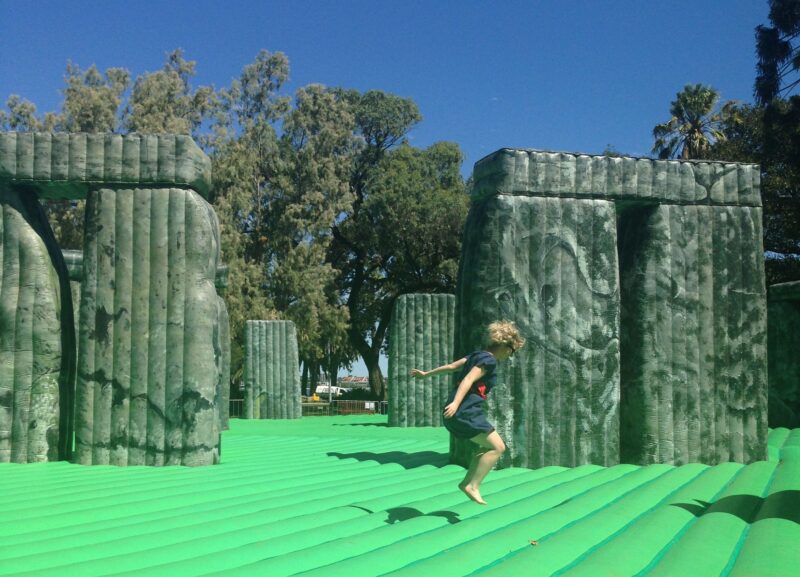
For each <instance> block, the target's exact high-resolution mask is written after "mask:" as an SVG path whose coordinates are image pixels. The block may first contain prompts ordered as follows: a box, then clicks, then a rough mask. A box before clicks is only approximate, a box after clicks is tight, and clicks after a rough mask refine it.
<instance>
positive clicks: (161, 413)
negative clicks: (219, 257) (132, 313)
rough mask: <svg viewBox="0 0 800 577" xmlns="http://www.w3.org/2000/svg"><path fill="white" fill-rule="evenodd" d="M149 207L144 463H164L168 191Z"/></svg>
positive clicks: (161, 191)
mask: <svg viewBox="0 0 800 577" xmlns="http://www.w3.org/2000/svg"><path fill="white" fill-rule="evenodd" d="M151 194H152V200H151V204H150V208H151V212H150V222H151V228H150V295H149V297H150V298H149V303H148V307H149V313H150V314H149V325H150V339H149V348H148V374H147V403H148V410H147V455H146V464H147V465H156V466H161V465H164V464H165V462H166V454H165V446H166V437H167V423H166V419H167V418H168V417H167V397H166V394H167V388H166V377H167V347H168V341H167V322H168V320H167V310H168V306H169V297H168V295H169V276H168V271H169V204H170V198H169V197H170V194H169V190H164V189H154V190H153V191H152V193H151Z"/></svg>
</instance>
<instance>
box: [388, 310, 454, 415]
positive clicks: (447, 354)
mask: <svg viewBox="0 0 800 577" xmlns="http://www.w3.org/2000/svg"><path fill="white" fill-rule="evenodd" d="M455 305H456V299H455V296H454V295H441V294H408V295H402V296H401V297H400V298H398V299H397V301H396V302H395V305H394V310H393V312H392V323H391V326H390V327H389V383H390V384H389V426H392V427H439V426H441V425H442V407H444V404H445V401H446V400H447V395H448V394H449V393H450V389H451V388H452V387H453V375H447V374H445V375H437V376H433V377H429V378H426V379H412V378H411V369H413V368H419V369H422V370H430V369H434V368H436V367H439V366H441V365H444V364H447V363H449V362H451V361H453V360H454V357H453V338H454V335H453V333H454V330H455Z"/></svg>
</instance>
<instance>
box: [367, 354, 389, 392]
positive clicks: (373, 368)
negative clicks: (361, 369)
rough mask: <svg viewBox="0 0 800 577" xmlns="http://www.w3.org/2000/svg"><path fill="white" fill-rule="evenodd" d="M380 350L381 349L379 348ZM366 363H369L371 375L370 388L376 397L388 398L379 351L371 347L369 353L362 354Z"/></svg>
mask: <svg viewBox="0 0 800 577" xmlns="http://www.w3.org/2000/svg"><path fill="white" fill-rule="evenodd" d="M378 350H380V349H378ZM362 358H363V359H364V364H365V365H367V374H368V375H369V388H370V390H372V393H373V394H374V395H375V397H376V398H377V399H379V400H381V401H385V400H386V384H385V383H384V381H383V375H382V374H381V367H380V365H379V364H378V358H379V353H377V352H374V351H372V350H371V349H370V351H369V353H368V354H366V355H362Z"/></svg>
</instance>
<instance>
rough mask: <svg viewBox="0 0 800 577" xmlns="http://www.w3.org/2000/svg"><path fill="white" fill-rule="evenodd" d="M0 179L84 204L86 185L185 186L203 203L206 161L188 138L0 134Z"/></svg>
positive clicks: (207, 187)
mask: <svg viewBox="0 0 800 577" xmlns="http://www.w3.org/2000/svg"><path fill="white" fill-rule="evenodd" d="M0 179H3V180H16V181H22V182H26V181H29V182H31V183H33V184H36V185H37V187H38V188H39V194H40V195H41V196H42V197H45V198H48V197H49V198H86V195H87V192H88V190H89V185H91V184H102V185H104V186H109V185H118V186H119V185H127V186H142V185H149V186H185V187H189V188H192V189H193V190H195V191H197V192H199V193H200V194H201V195H203V196H204V197H207V195H208V191H209V190H210V188H211V160H210V159H209V158H208V157H207V156H206V155H205V154H204V153H203V151H202V150H200V148H199V147H198V146H197V145H196V144H195V142H194V141H193V140H192V139H191V138H190V137H189V136H181V135H171V134H159V135H154V134H150V135H139V134H129V135H126V136H122V135H119V134H82V133H52V134H51V133H47V132H45V133H38V132H37V133H34V132H5V133H0Z"/></svg>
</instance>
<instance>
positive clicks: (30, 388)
mask: <svg viewBox="0 0 800 577" xmlns="http://www.w3.org/2000/svg"><path fill="white" fill-rule="evenodd" d="M24 194H25V193H24V192H20V191H19V190H16V189H14V188H11V187H9V186H8V185H7V184H6V183H2V182H0V211H1V212H0V270H1V271H2V273H1V274H0V462H13V463H34V462H38V461H48V460H51V461H52V460H57V459H59V458H63V453H64V447H62V448H61V450H60V449H59V439H60V437H61V435H62V434H66V431H62V432H61V433H60V432H59V428H60V427H64V425H66V423H65V422H63V420H62V418H61V410H62V408H63V407H61V403H62V402H65V403H66V404H67V406H68V405H69V401H70V399H71V396H67V398H65V399H63V401H62V398H61V397H62V392H61V391H60V390H59V389H60V386H59V381H60V379H61V372H62V341H61V305H60V293H61V287H60V283H59V278H58V273H57V272H56V269H55V267H54V266H53V264H52V263H51V261H50V256H49V254H48V249H47V246H46V244H45V240H44V238H43V231H42V230H41V225H42V221H41V219H37V216H39V215H34V214H32V212H31V208H34V209H36V208H37V207H38V201H37V200H36V199H34V200H33V203H34V206H33V207H32V206H26V203H25V201H24V200H23V198H22V195H24ZM37 221H38V222H37ZM73 358H74V357H70V360H71V359H73Z"/></svg>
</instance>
